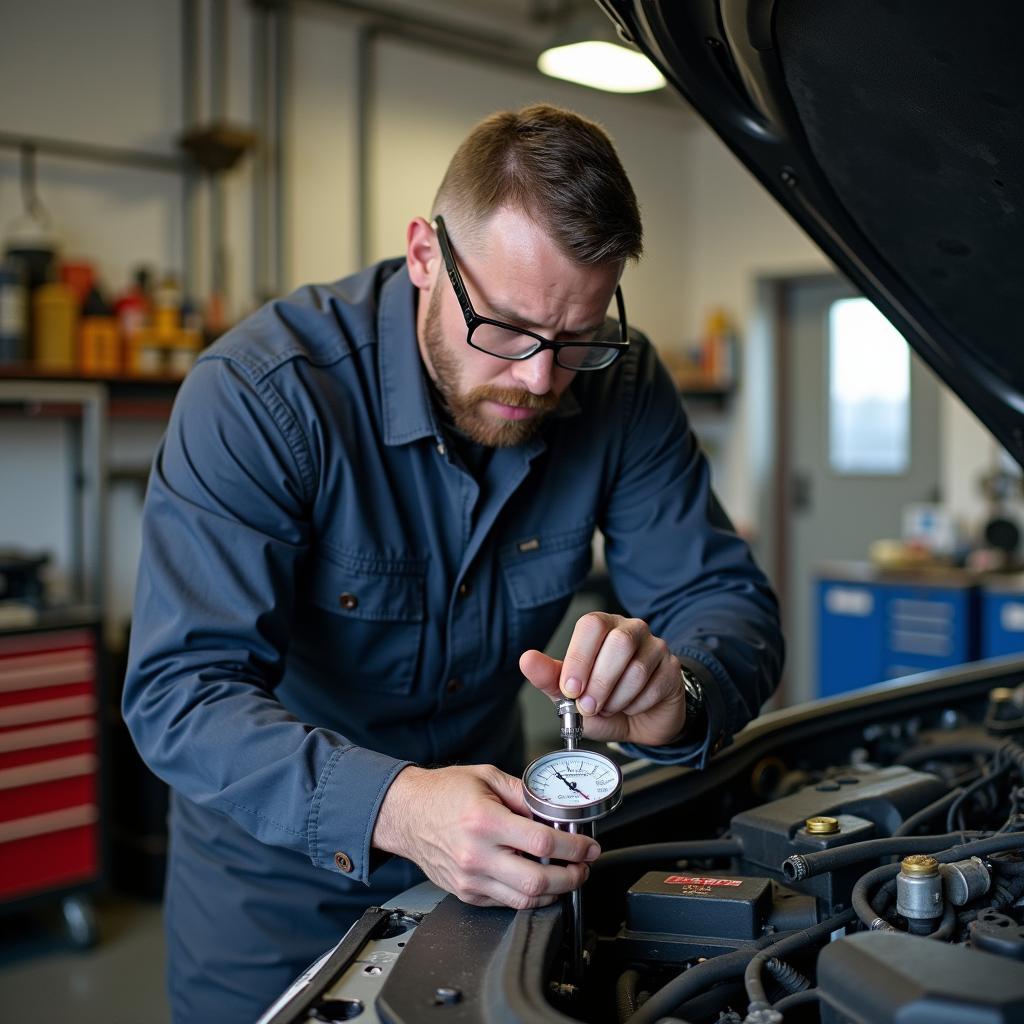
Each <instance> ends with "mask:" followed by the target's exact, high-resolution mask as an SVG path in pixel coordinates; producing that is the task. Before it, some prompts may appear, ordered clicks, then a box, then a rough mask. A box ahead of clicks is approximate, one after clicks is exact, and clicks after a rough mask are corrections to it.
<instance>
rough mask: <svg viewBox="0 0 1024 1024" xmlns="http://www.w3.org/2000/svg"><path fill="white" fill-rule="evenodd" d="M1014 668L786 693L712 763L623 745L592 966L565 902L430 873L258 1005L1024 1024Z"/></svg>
mask: <svg viewBox="0 0 1024 1024" xmlns="http://www.w3.org/2000/svg"><path fill="white" fill-rule="evenodd" d="M935 675H939V674H935ZM1020 679H1021V675H1020V671H1019V670H1018V671H1017V672H1016V674H1014V673H1012V672H1011V673H1008V674H1006V675H1002V676H1000V675H999V674H991V673H989V674H986V673H985V672H984V671H982V670H980V669H973V670H967V671H961V672H959V673H953V674H950V675H949V677H948V678H947V679H945V680H939V681H938V682H936V681H935V680H930V681H929V682H928V683H925V684H917V685H913V684H911V685H899V686H891V687H889V688H887V689H885V690H882V691H880V692H878V693H874V694H872V693H870V692H869V693H864V694H858V695H856V696H853V697H849V698H844V699H843V700H840V701H835V700H833V701H826V702H820V705H811V706H807V707H804V708H794V709H790V710H789V711H786V712H778V713H775V714H774V715H769V716H767V718H766V720H764V721H762V722H759V723H756V724H755V725H754V726H753V727H752V728H750V729H748V730H746V731H745V734H744V735H742V736H741V737H740V738H738V739H737V742H736V744H735V745H734V748H730V749H728V750H726V751H723V752H722V753H721V754H720V755H718V756H717V757H716V758H715V759H714V760H713V762H712V764H711V765H710V766H709V768H708V770H706V771H705V772H694V771H689V770H686V769H671V768H658V767H656V766H651V765H644V764H643V763H633V764H629V765H625V766H624V777H625V799H624V802H623V807H622V808H621V809H620V810H619V811H617V812H616V813H615V814H614V815H613V816H612V817H610V818H609V819H607V826H606V827H605V828H603V829H602V830H601V832H600V833H599V836H598V838H599V840H600V842H601V843H602V847H603V848H604V851H605V852H604V853H603V854H602V856H601V858H600V859H599V860H598V861H597V862H596V863H595V864H594V866H593V869H592V872H591V876H590V878H589V879H588V881H587V883H586V884H585V886H584V888H583V907H584V965H585V966H584V971H583V973H582V975H578V974H577V973H576V971H575V970H574V964H573V952H572V949H571V943H570V941H569V927H568V918H569V914H568V910H567V909H566V908H564V907H562V906H558V905H556V906H554V907H548V908H544V909H542V910H536V911H524V912H520V913H515V912H513V911H505V910H500V909H480V908H474V907H469V906H466V905H465V904H462V903H460V902H459V901H458V900H457V899H455V897H452V896H446V895H445V894H444V893H442V892H441V891H440V890H437V889H435V888H434V887H433V886H431V885H429V883H425V884H424V885H423V886H418V887H416V888H414V889H412V890H409V891H408V892H407V893H403V894H402V895H400V896H399V897H397V898H396V900H395V901H393V902H392V903H389V904H387V905H386V906H385V907H383V908H379V909H376V908H375V909H374V910H373V911H371V912H368V914H367V915H364V918H363V920H362V921H361V922H359V923H358V924H357V925H356V926H355V927H354V928H353V929H352V931H351V932H350V933H349V934H348V935H347V936H346V937H345V939H344V940H343V941H342V942H341V943H339V945H338V947H336V948H335V949H334V950H333V951H331V952H330V953H329V954H328V955H325V958H324V959H323V960H322V961H321V962H320V963H318V964H317V965H315V967H314V968H313V969H311V971H310V972H307V975H306V976H304V977H305V982H304V985H303V986H302V988H301V989H300V990H299V991H297V992H293V993H291V994H290V996H289V997H288V998H284V997H283V998H282V1000H281V1001H280V1002H279V1004H278V1005H277V1007H276V1008H275V1010H274V1013H268V1015H267V1016H266V1017H265V1018H264V1021H265V1022H266V1024H271V1022H272V1024H292V1022H298V1021H336V1020H353V1019H359V1020H363V1021H368V1022H372V1021H380V1022H386V1024H415V1022H419V1021H422V1020H426V1019H433V1016H434V1015H435V1014H436V1015H440V1016H444V1017H445V1018H446V1019H450V1020H453V1021H458V1022H459V1024H463V1022H474V1021H480V1022H485V1021H486V1022H488V1024H491V1022H510V1024H511V1022H523V1024H526V1022H533V1021H537V1022H540V1021H543V1022H558V1024H567V1022H569V1021H586V1022H593V1024H621V1022H629V1024H655V1022H661V1024H776V1022H780V1021H789V1022H794V1024H801V1022H819V1021H820V1022H823V1024H847V1022H872V1024H873V1022H888V1021H892V1022H896V1021H900V1022H904V1021H908V1022H909V1021H929V1022H939V1024H941V1022H947V1021H948V1022H950V1024H952V1022H958V1024H965V1022H974V1021H979V1022H981V1021H985V1022H988V1021H992V1022H1012V1021H1024V683H1020ZM1014 681H1016V683H1017V684H1018V685H1007V684H1008V683H1012V682H1014ZM993 684H998V685H993ZM747 733H749V735H747ZM602 824H603V823H602ZM286 995H288V994H286ZM440 1016H439V1018H438V1019H440Z"/></svg>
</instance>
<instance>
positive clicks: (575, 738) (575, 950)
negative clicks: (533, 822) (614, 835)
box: [555, 697, 593, 984]
mask: <svg viewBox="0 0 1024 1024" xmlns="http://www.w3.org/2000/svg"><path fill="white" fill-rule="evenodd" d="M555 710H556V711H557V712H558V717H559V718H561V720H562V727H561V730H560V731H561V735H562V740H563V742H564V743H565V749H566V750H576V748H577V747H578V746H579V741H580V739H581V738H582V736H583V716H582V715H581V714H580V712H579V709H578V708H577V707H576V701H574V700H569V699H568V698H566V697H563V698H560V699H559V700H557V701H555ZM555 827H556V828H558V827H559V826H558V825H557V824H556V825H555ZM565 831H567V832H572V833H576V832H578V831H580V827H579V825H577V823H576V822H567V823H566V824H565ZM583 831H584V832H585V834H590V833H592V831H593V829H592V828H589V829H588V828H587V826H586V825H584V826H583ZM569 895H570V912H571V931H572V935H571V936H570V939H571V942H572V969H573V976H574V978H575V980H576V983H577V984H579V983H580V982H582V980H583V894H582V893H581V892H580V890H579V889H573V891H572V892H571V893H570V894H569Z"/></svg>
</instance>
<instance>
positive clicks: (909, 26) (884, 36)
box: [599, 0, 1024, 465]
mask: <svg viewBox="0 0 1024 1024" xmlns="http://www.w3.org/2000/svg"><path fill="white" fill-rule="evenodd" d="M599 2H600V3H601V6H602V7H604V8H605V9H606V11H607V12H608V13H609V15H611V16H612V18H613V20H614V21H616V22H617V24H618V25H619V26H620V28H621V30H622V31H623V32H624V33H625V34H626V35H628V36H629V37H630V38H631V39H632V40H633V41H634V42H635V43H636V44H637V45H638V46H639V47H640V48H641V49H642V50H643V51H644V52H645V53H646V54H647V55H648V56H649V57H650V58H651V59H652V60H653V61H654V63H655V64H657V65H658V67H659V68H660V69H661V71H662V73H663V74H664V75H665V76H666V78H668V80H669V82H670V83H671V84H672V85H673V86H674V87H675V88H676V89H677V90H678V91H679V92H680V93H681V94H682V95H683V97H684V98H685V99H686V100H687V101H688V102H689V103H690V104H691V105H692V107H693V108H694V110H695V111H696V112H697V113H698V114H699V115H700V116H701V117H703V119H704V120H705V121H706V122H707V123H708V125H709V126H710V127H711V129H712V130H713V131H714V132H715V133H716V134H717V135H718V136H719V137H720V138H721V139H722V140H723V141H724V142H725V144H726V145H727V146H728V147H729V148H730V149H731V150H732V151H733V153H735V154H736V156H737V157H739V159H740V160H741V161H742V162H743V163H744V164H745V165H746V167H747V168H748V169H749V170H750V171H751V172H752V173H753V174H754V175H755V176H756V177H757V178H758V179H759V180H760V181H761V183H762V184H763V185H764V187H765V188H766V189H767V190H768V191H769V192H770V193H771V194H772V195H773V196H774V197H775V198H776V199H777V200H778V201H779V203H781V204H782V206H783V207H784V208H785V209H786V210H787V211H788V212H789V213H790V215H791V216H792V217H793V218H794V219H795V220H796V221H797V223H798V224H799V225H800V226H801V227H802V228H803V229H804V231H806V232H807V234H808V235H809V236H810V237H811V238H812V239H813V240H814V241H815V242H816V243H817V245H818V246H820V248H821V249H822V250H823V251H824V252H825V254H826V255H827V256H828V257H829V258H830V259H831V260H832V261H833V262H834V263H835V264H836V266H837V267H839V268H840V269H841V270H842V271H843V272H844V273H845V274H846V275H847V276H848V277H849V278H850V279H851V280H852V281H853V282H854V283H855V284H856V285H857V286H858V287H859V288H860V289H861V290H862V291H863V292H864V294H865V295H866V296H867V297H868V298H870V299H871V300H872V301H873V302H874V303H875V305H876V306H878V308H879V309H880V310H881V311H882V312H883V313H884V314H885V315H886V316H887V317H888V318H889V319H890V320H891V321H892V323H893V324H894V325H895V326H896V327H897V328H898V329H899V330H900V331H901V332H902V334H903V335H904V336H905V337H906V339H907V341H908V342H909V343H910V344H911V345H912V346H913V347H914V349H916V351H917V352H918V353H919V355H920V356H921V357H922V358H923V359H924V361H925V362H926V363H927V364H928V365H929V366H930V367H931V368H932V370H934V371H935V373H936V374H937V375H938V376H939V377H940V378H941V379H942V380H943V381H945V383H946V384H948V385H949V387H950V388H952V390H953V391H954V392H956V394H958V395H959V396H960V398H961V399H963V401H964V402H965V403H966V404H967V405H968V407H969V408H970V409H972V410H973V411H974V413H975V414H976V415H977V416H978V418H979V419H980V420H981V421H982V422H983V423H984V424H985V425H986V426H987V427H988V428H989V429H990V430H991V431H992V433H993V434H994V435H995V437H996V438H997V439H998V440H999V441H1000V442H1001V443H1002V444H1003V445H1004V446H1005V447H1006V448H1007V449H1008V450H1009V452H1010V453H1011V454H1012V455H1013V457H1014V458H1015V459H1016V460H1017V461H1018V462H1019V463H1021V464H1022V465H1024V60H1022V58H1021V54H1020V40H1021V38H1024V5H1021V4H1020V3H1019V2H1018V0H991V2H990V3H986V4H983V5H981V6H980V7H978V6H975V7H970V6H967V7H965V6H964V4H963V3H961V2H955V0H931V2H929V3H927V4H903V3H898V2H893V0H861V2H858V3H821V2H820V0H685V2H679V0H599Z"/></svg>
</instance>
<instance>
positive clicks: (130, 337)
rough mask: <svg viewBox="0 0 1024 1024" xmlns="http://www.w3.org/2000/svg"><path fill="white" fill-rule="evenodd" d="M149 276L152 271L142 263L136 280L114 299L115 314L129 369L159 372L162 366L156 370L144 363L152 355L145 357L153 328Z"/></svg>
mask: <svg viewBox="0 0 1024 1024" xmlns="http://www.w3.org/2000/svg"><path fill="white" fill-rule="evenodd" d="M149 279H150V275H149V271H148V270H147V269H146V268H145V267H139V268H138V269H137V270H136V271H135V280H134V282H133V284H132V285H131V287H129V288H128V290H127V291H125V292H124V293H122V294H121V295H120V296H119V297H118V298H117V301H116V302H115V303H114V315H115V316H116V317H117V323H118V327H119V328H120V331H121V340H122V343H123V345H124V366H125V369H126V370H127V372H128V373H142V372H149V373H152V372H159V368H157V370H156V371H154V370H152V369H150V370H148V371H145V370H143V365H142V364H144V363H146V362H148V361H150V360H149V357H148V356H147V358H146V359H143V358H142V348H143V341H144V340H145V339H146V338H148V335H149V333H150V332H151V320H152V315H153V303H152V297H151V295H150V293H149Z"/></svg>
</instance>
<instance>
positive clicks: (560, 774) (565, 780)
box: [551, 768, 590, 800]
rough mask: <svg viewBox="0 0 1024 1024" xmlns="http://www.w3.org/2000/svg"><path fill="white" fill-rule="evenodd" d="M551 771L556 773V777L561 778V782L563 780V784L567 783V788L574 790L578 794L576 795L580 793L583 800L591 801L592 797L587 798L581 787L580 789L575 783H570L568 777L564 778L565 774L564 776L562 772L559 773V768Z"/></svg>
mask: <svg viewBox="0 0 1024 1024" xmlns="http://www.w3.org/2000/svg"><path fill="white" fill-rule="evenodd" d="M551 770H552V771H553V772H554V773H555V774H556V775H557V776H558V777H559V778H560V779H561V780H562V781H563V782H564V783H565V784H566V785H567V786H568V787H569V788H570V789H571V790H573V791H574V792H576V793H579V795H580V796H581V797H583V799H584V800H589V799H590V797H589V796H587V794H586V793H584V792H583V790H582V789H580V787H579V786H577V785H576V783H575V782H570V781H569V780H568V779H567V778H566V777H565V776H564V775H563V774H562V773H561V772H560V771H559V770H558V769H557V768H552V769H551Z"/></svg>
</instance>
